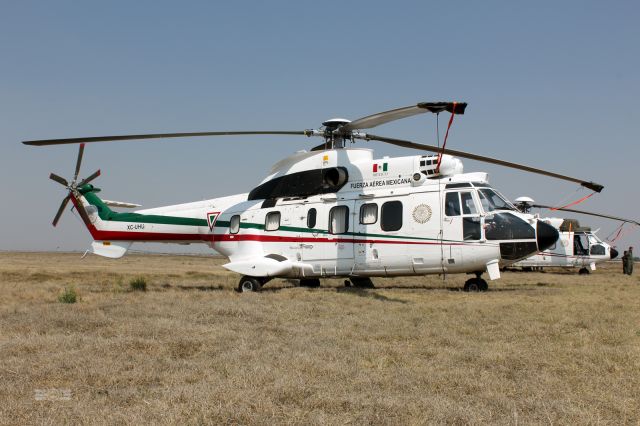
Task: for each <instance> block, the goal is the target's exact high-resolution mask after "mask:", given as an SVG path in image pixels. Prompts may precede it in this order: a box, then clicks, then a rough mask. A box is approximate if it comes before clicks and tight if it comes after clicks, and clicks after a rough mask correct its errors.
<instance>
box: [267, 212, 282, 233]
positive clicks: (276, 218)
mask: <svg viewBox="0 0 640 426" xmlns="http://www.w3.org/2000/svg"><path fill="white" fill-rule="evenodd" d="M279 228H280V212H269V213H267V217H266V218H265V219H264V230H265V231H277V230H278V229H279Z"/></svg>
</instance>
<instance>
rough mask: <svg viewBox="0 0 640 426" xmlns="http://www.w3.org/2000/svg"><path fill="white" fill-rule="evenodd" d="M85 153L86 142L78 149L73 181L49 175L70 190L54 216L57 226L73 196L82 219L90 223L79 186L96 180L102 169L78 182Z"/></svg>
mask: <svg viewBox="0 0 640 426" xmlns="http://www.w3.org/2000/svg"><path fill="white" fill-rule="evenodd" d="M83 155H84V143H81V144H80V149H79V150H78V159H77V160H76V169H75V173H74V175H73V180H72V181H71V182H69V181H68V180H66V179H65V178H63V177H61V176H58V175H56V174H55V173H51V174H50V175H49V179H51V180H53V181H55V182H57V183H59V184H60V185H62V186H64V187H65V188H67V190H68V191H69V193H68V194H67V196H66V197H64V198H63V199H62V203H61V204H60V208H58V212H57V213H56V215H55V217H54V218H53V222H52V224H53V226H56V225H57V224H58V221H59V220H60V217H61V216H62V213H63V212H64V211H65V209H66V208H67V204H69V201H70V200H71V199H72V198H73V199H74V200H75V202H74V205H75V206H76V208H77V210H78V213H79V214H80V217H82V220H84V221H85V223H89V215H88V213H87V211H86V210H85V208H84V206H83V204H82V202H81V201H80V196H81V194H80V191H79V188H82V187H83V186H84V185H86V184H88V183H89V182H91V181H92V180H94V179H95V178H97V177H98V176H100V170H97V171H95V172H94V173H93V174H91V175H90V176H88V177H86V178H84V179H82V180H81V181H80V182H78V174H79V173H80V167H81V165H82V157H83Z"/></svg>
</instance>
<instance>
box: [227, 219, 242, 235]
mask: <svg viewBox="0 0 640 426" xmlns="http://www.w3.org/2000/svg"><path fill="white" fill-rule="evenodd" d="M239 230H240V215H239V214H236V215H233V216H231V220H230V221H229V233H231V234H237V233H238V231H239Z"/></svg>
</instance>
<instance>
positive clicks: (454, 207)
mask: <svg viewBox="0 0 640 426" xmlns="http://www.w3.org/2000/svg"><path fill="white" fill-rule="evenodd" d="M444 214H445V215H447V216H460V199H459V198H458V193H457V192H447V195H446V197H445V200H444Z"/></svg>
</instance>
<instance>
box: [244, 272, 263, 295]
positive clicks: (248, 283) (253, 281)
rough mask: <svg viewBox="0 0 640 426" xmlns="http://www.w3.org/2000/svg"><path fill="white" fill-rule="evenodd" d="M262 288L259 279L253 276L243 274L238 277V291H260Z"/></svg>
mask: <svg viewBox="0 0 640 426" xmlns="http://www.w3.org/2000/svg"><path fill="white" fill-rule="evenodd" d="M261 288H262V283H261V282H260V280H259V279H257V278H255V277H248V276H246V275H245V276H243V277H242V278H240V283H239V284H238V291H239V292H241V293H244V292H248V291H260V289H261Z"/></svg>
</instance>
